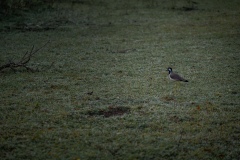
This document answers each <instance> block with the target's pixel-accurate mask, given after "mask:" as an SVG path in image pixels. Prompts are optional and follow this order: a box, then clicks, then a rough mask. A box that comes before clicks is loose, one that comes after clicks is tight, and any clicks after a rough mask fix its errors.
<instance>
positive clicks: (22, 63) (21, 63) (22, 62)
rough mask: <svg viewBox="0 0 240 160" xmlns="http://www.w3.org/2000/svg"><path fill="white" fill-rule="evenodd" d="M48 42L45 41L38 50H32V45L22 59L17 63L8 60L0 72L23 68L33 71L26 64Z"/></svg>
mask: <svg viewBox="0 0 240 160" xmlns="http://www.w3.org/2000/svg"><path fill="white" fill-rule="evenodd" d="M49 42H50V41H47V42H46V43H45V44H44V45H42V46H41V47H39V48H38V49H36V50H34V45H33V46H32V48H31V50H30V52H29V51H27V52H26V53H25V54H24V55H23V57H22V58H21V59H20V60H19V61H18V62H13V61H12V60H10V61H9V62H8V63H7V64H4V65H2V66H0V71H1V70H4V69H6V68H11V69H12V70H14V71H16V70H15V68H19V67H23V68H25V69H27V70H30V71H31V72H33V71H34V69H32V68H30V67H28V66H27V63H28V62H29V61H30V60H31V58H32V57H33V55H34V54H36V53H37V52H38V51H39V50H41V49H42V48H43V47H45V46H46V45H47V44H48V43H49Z"/></svg>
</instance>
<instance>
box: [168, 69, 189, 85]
mask: <svg viewBox="0 0 240 160" xmlns="http://www.w3.org/2000/svg"><path fill="white" fill-rule="evenodd" d="M167 71H168V77H169V79H171V80H174V81H182V82H188V80H186V79H184V78H182V77H181V76H180V75H178V74H177V73H174V72H173V71H172V68H171V67H168V69H167Z"/></svg>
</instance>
